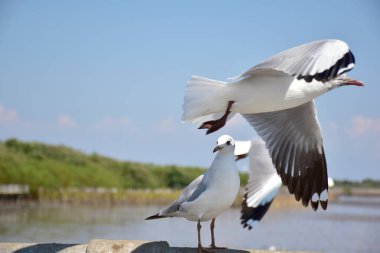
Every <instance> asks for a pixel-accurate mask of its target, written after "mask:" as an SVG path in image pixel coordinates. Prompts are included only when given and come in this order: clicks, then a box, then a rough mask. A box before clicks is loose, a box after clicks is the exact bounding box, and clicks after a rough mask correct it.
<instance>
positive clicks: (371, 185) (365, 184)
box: [335, 178, 380, 188]
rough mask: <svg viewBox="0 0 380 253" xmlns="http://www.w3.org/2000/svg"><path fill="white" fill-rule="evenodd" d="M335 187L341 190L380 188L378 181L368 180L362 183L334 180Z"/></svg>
mask: <svg viewBox="0 0 380 253" xmlns="http://www.w3.org/2000/svg"><path fill="white" fill-rule="evenodd" d="M335 185H336V186H338V187H342V188H380V180H374V179H370V178H367V179H363V180H362V181H349V180H335Z"/></svg>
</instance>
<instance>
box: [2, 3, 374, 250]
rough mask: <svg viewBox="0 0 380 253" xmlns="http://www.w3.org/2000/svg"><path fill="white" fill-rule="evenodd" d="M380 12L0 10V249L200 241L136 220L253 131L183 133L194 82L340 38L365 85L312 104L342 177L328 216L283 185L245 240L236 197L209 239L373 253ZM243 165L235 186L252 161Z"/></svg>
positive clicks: (240, 123)
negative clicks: (224, 146) (224, 144)
mask: <svg viewBox="0 0 380 253" xmlns="http://www.w3.org/2000/svg"><path fill="white" fill-rule="evenodd" d="M379 11H380V4H379V2H378V1H375V0H373V1H370V0H368V1H353V0H352V1H334V2H332V1H327V0H322V1H310V2H305V1H290V2H289V1H265V2H264V1H234V2H221V1H207V2H205V1H191V2H179V1H158V2H157V1H156V2H154V1H107V2H105V1H85V0H84V1H60V2H57V1H42V0H36V1H10V0H2V1H0V56H1V57H0V241H7V242H11V241H20V242H67V243H84V242H87V241H88V240H90V239H93V238H109V239H139V240H167V241H169V243H170V245H174V246H195V245H196V226H195V224H193V223H191V222H188V221H186V220H181V219H168V220H160V221H150V222H146V221H144V218H145V217H146V216H149V215H152V214H154V213H155V212H156V211H157V210H158V209H159V208H160V207H161V206H162V205H165V204H167V203H168V202H170V201H171V200H172V199H173V198H175V197H176V196H177V195H178V194H179V193H180V190H181V189H182V187H183V186H185V185H186V184H187V183H189V182H190V181H191V180H192V179H194V178H195V177H196V176H197V175H199V174H200V173H203V171H204V169H205V168H207V167H208V166H209V164H210V163H211V161H212V159H213V154H212V149H213V147H214V144H215V141H216V139H217V138H218V137H219V135H221V134H230V135H232V136H233V137H234V138H235V139H238V140H250V139H252V138H255V137H257V135H256V133H255V132H254V130H253V129H252V128H251V127H250V126H249V125H248V124H247V123H246V122H245V120H244V119H242V118H241V117H239V116H236V117H235V118H233V119H232V122H230V124H228V125H227V126H226V127H224V128H223V129H222V130H221V131H218V132H217V133H215V134H211V135H208V136H206V135H204V132H203V131H200V130H197V129H196V127H195V126H194V125H190V124H185V123H182V122H181V114H182V102H183V101H182V100H183V94H184V87H185V85H186V82H187V80H189V79H190V77H191V75H201V76H206V77H209V78H212V79H217V80H226V79H227V78H228V77H233V76H236V75H239V74H241V73H242V72H244V71H245V70H247V69H249V68H250V67H252V66H254V65H255V64H257V63H259V62H261V61H263V60H265V59H266V58H268V57H269V56H271V55H273V54H275V53H278V52H280V51H282V50H285V49H287V48H290V47H293V46H296V45H299V44H302V43H307V42H310V41H313V40H320V39H327V38H336V39H341V40H344V41H346V42H347V43H348V44H349V46H350V47H351V50H352V51H353V53H354V55H355V57H356V67H355V69H354V70H353V71H351V72H350V73H349V75H350V76H351V77H353V78H356V79H359V80H362V81H363V82H364V83H365V84H366V86H365V87H363V88H356V87H345V88H342V89H337V90H335V91H333V92H331V93H327V94H325V95H323V96H321V97H319V98H317V100H316V103H317V109H318V118H319V122H320V125H321V127H322V131H323V136H324V146H325V152H326V157H327V163H328V169H329V171H328V172H329V176H330V177H332V178H334V180H335V187H334V188H333V189H332V191H331V194H330V195H331V199H332V202H331V203H330V204H329V208H328V209H327V211H317V212H316V213H315V212H313V211H312V210H311V208H310V207H309V208H303V207H302V205H301V204H300V203H297V202H296V201H294V200H293V197H292V196H289V195H288V194H287V192H286V190H285V189H284V190H283V191H282V192H281V193H280V196H279V197H278V199H277V200H276V202H275V203H274V205H273V207H272V210H270V211H269V213H268V215H267V216H266V217H264V219H263V220H262V222H261V223H260V224H259V225H258V226H257V227H255V228H254V229H253V230H252V231H246V230H243V228H242V227H241V226H240V224H239V217H240V214H239V209H238V206H239V204H240V199H237V202H236V205H235V208H232V209H231V210H229V211H228V212H226V213H225V214H223V215H222V216H221V218H220V219H219V220H220V221H219V222H218V221H217V228H216V230H217V231H216V238H217V240H218V239H219V240H218V241H220V244H225V245H228V246H229V247H235V248H259V249H266V248H271V247H272V248H273V247H274V248H278V249H288V250H311V251H324V252H360V251H362V252H378V251H380V248H379V246H378V244H377V243H376V241H375V236H376V235H378V234H379V233H380V212H379V211H380V182H379V181H380V170H379V164H380V111H379V108H380V99H379V97H378V96H379V94H380V86H379V85H378V72H379V68H380V63H379V62H380V61H379V59H380V50H379V45H380V29H379V28H380V26H379V24H380V15H379V13H380V12H379ZM239 168H240V169H241V178H242V182H243V184H242V186H244V183H245V182H246V180H247V174H246V171H247V163H246V162H239ZM179 231H186V233H183V232H181V233H180V232H179ZM231 231H234V233H233V234H231ZM203 232H204V236H203V237H204V238H209V234H208V231H207V229H205V231H203ZM205 244H206V243H205Z"/></svg>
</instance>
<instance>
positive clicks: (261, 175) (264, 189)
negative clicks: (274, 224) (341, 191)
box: [235, 139, 334, 230]
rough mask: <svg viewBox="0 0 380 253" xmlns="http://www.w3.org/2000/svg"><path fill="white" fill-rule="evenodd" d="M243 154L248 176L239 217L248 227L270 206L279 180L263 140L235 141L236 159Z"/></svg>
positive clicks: (277, 191) (260, 217)
mask: <svg viewBox="0 0 380 253" xmlns="http://www.w3.org/2000/svg"><path fill="white" fill-rule="evenodd" d="M246 157H248V159H249V165H248V168H249V178H248V183H247V185H246V187H245V191H244V198H243V203H242V208H241V217H240V219H241V224H242V225H243V227H244V228H248V229H249V230H250V229H252V227H253V226H254V225H255V224H256V223H258V222H259V221H260V220H261V219H262V218H263V217H264V215H265V214H266V212H267V211H268V210H269V207H270V206H271V204H272V202H273V200H274V199H275V197H276V196H277V195H278V193H279V191H280V188H281V185H282V183H281V178H280V177H279V176H278V175H277V172H276V168H275V167H274V166H273V163H272V159H271V157H270V155H269V152H268V149H267V148H266V146H265V142H264V141H262V140H260V139H255V140H252V141H235V159H236V160H237V161H238V160H241V159H243V158H246ZM328 186H329V188H331V187H333V186H334V180H333V179H332V178H331V177H329V178H328Z"/></svg>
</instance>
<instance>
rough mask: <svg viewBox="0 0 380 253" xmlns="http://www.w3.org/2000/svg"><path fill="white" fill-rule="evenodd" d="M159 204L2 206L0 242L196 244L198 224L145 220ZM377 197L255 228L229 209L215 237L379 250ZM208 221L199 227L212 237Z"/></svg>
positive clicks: (265, 244) (253, 244)
mask: <svg viewBox="0 0 380 253" xmlns="http://www.w3.org/2000/svg"><path fill="white" fill-rule="evenodd" d="M158 209H160V207H152V206H149V207H133V206H125V207H114V208H107V207H104V208H93V207H71V206H51V207H46V206H44V207H41V206H37V205H34V206H25V207H18V208H11V207H8V208H6V207H1V208H0V241H7V242H16V241H17V242H39V243H44V242H45V243H46V242H60V243H86V242H88V241H89V240H91V239H94V238H103V239H139V240H166V241H168V242H169V244H170V245H171V246H192V247H193V246H196V243H197V240H196V224H195V223H193V222H189V221H186V220H184V219H175V218H173V219H162V220H152V221H144V218H145V217H147V216H149V215H151V214H153V213H155V212H156V211H157V210H158ZM379 211H380V198H363V197H344V198H340V199H338V201H336V202H335V203H331V204H330V205H329V207H328V210H327V211H318V212H316V213H315V212H314V211H312V210H310V209H301V210H292V211H277V210H271V211H270V212H269V213H268V215H267V216H266V217H264V219H263V221H262V222H261V223H260V224H258V226H256V227H255V228H254V229H253V230H251V231H248V230H244V229H243V228H242V227H241V226H240V221H239V217H240V211H239V210H238V209H231V210H229V211H227V212H225V213H223V214H222V215H221V216H220V217H219V218H218V219H217V221H216V240H217V241H216V242H217V244H218V245H225V246H228V247H232V248H256V249H267V248H269V247H273V246H274V247H276V248H277V249H286V250H297V251H301V250H306V251H323V252H380V247H379V244H378V243H377V239H378V235H379V234H380V212H379ZM208 225H209V223H205V224H204V226H203V227H202V229H203V231H202V240H203V241H204V245H207V244H208V243H209V242H210V234H209V228H208Z"/></svg>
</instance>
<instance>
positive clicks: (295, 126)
mask: <svg viewBox="0 0 380 253" xmlns="http://www.w3.org/2000/svg"><path fill="white" fill-rule="evenodd" d="M243 116H244V117H245V119H246V120H247V121H248V122H249V123H250V124H251V125H252V126H253V127H254V128H255V129H256V131H257V133H258V134H259V135H260V136H261V138H262V139H263V140H264V141H265V144H266V146H267V148H268V150H269V154H270V156H271V158H272V162H273V164H274V166H275V168H276V170H277V173H278V174H279V175H280V177H281V180H282V182H283V184H284V185H287V186H288V189H289V192H290V193H292V194H295V198H296V199H297V200H300V199H302V203H303V204H304V205H305V206H307V205H308V203H309V201H310V200H312V201H311V205H312V207H313V208H314V209H317V208H318V204H319V203H320V204H321V206H322V208H323V209H326V208H327V196H325V195H326V193H327V191H328V185H327V165H326V159H325V154H324V150H323V141H322V133H321V129H320V127H319V123H318V120H317V117H316V110H315V105H314V101H311V102H308V103H305V104H303V105H301V106H298V107H295V108H291V109H286V110H282V111H276V112H266V113H256V114H244V115H243ZM322 192H323V194H322ZM322 195H323V197H321V196H322Z"/></svg>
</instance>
